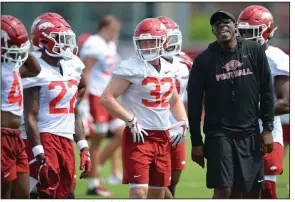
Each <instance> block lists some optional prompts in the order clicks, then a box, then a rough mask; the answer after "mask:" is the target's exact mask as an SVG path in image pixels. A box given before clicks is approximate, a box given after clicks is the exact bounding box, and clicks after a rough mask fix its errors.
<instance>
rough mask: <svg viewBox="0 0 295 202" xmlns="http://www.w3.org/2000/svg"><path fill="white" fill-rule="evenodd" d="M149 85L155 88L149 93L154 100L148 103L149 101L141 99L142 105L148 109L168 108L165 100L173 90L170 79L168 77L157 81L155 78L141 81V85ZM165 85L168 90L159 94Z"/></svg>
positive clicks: (167, 102) (167, 101)
mask: <svg viewBox="0 0 295 202" xmlns="http://www.w3.org/2000/svg"><path fill="white" fill-rule="evenodd" d="M149 84H150V85H153V86H155V88H154V89H152V90H151V91H150V95H151V96H152V97H154V98H155V100H154V101H150V100H146V99H142V103H143V104H144V105H145V106H146V107H150V108H167V107H168V106H169V100H167V97H168V96H169V95H170V94H171V93H172V90H173V80H172V78H169V77H168V78H162V79H158V78H155V77H146V78H145V79H144V80H143V81H142V85H143V86H147V85H149ZM165 84H168V85H169V87H168V88H169V89H168V90H167V91H166V92H164V93H161V92H162V91H163V90H162V89H161V88H163V87H164V85H165Z"/></svg>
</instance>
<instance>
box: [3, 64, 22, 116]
mask: <svg viewBox="0 0 295 202" xmlns="http://www.w3.org/2000/svg"><path fill="white" fill-rule="evenodd" d="M1 67H2V73H1V79H2V82H1V101H2V104H1V111H6V112H11V113H12V114H14V115H16V116H21V115H22V114H23V86H22V83H21V76H20V73H19V67H18V68H13V67H12V66H10V65H7V64H4V63H3V64H1Z"/></svg>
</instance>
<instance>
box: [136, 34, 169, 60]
mask: <svg viewBox="0 0 295 202" xmlns="http://www.w3.org/2000/svg"><path fill="white" fill-rule="evenodd" d="M144 40H154V43H155V46H154V47H149V48H141V46H143V45H142V44H141V43H143V42H142V41H144ZM133 42H134V48H135V51H136V53H137V56H138V58H139V59H140V60H143V61H152V60H155V59H157V58H159V57H161V56H162V55H163V53H164V48H163V46H164V44H165V43H166V37H165V36H151V35H150V34H145V35H143V34H142V35H141V36H140V37H133Z"/></svg>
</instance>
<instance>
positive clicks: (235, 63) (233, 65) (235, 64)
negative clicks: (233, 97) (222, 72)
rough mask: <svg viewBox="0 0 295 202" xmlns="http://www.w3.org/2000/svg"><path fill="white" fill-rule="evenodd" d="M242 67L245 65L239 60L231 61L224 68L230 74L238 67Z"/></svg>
mask: <svg viewBox="0 0 295 202" xmlns="http://www.w3.org/2000/svg"><path fill="white" fill-rule="evenodd" d="M242 65H243V63H240V61H238V60H231V61H229V62H228V63H226V64H225V65H224V66H223V67H222V68H223V69H226V71H227V72H229V71H234V70H236V69H237V68H238V67H241V66H242Z"/></svg>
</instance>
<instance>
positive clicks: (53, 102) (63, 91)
mask: <svg viewBox="0 0 295 202" xmlns="http://www.w3.org/2000/svg"><path fill="white" fill-rule="evenodd" d="M66 85H67V86H66ZM73 86H78V82H77V81H76V80H69V81H68V82H67V83H66V82H63V81H52V82H51V83H50V84H49V90H54V89H55V88H56V87H59V88H61V91H60V92H59V94H58V95H57V96H56V97H55V98H53V99H52V100H51V101H50V102H49V114H73V113H75V102H76V97H77V93H78V90H76V93H75V94H74V95H73V96H72V98H71V100H70V102H69V105H70V106H69V107H67V108H61V107H60V108H58V107H56V105H57V103H58V102H60V101H61V100H62V99H63V98H64V96H65V95H66V94H67V92H68V88H72V87H73ZM67 87H68V88H67Z"/></svg>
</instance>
